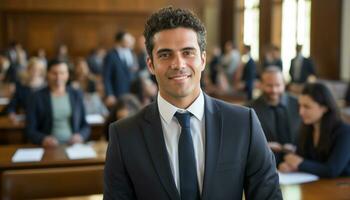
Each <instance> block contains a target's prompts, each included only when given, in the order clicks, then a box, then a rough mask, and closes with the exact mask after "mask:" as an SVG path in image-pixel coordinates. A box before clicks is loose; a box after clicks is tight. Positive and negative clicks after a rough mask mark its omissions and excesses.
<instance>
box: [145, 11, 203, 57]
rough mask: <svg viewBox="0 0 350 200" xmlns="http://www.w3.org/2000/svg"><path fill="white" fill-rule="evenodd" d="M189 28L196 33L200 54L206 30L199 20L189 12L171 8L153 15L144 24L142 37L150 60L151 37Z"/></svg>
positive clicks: (152, 46)
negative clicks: (159, 33) (163, 31)
mask: <svg viewBox="0 0 350 200" xmlns="http://www.w3.org/2000/svg"><path fill="white" fill-rule="evenodd" d="M179 27H183V28H189V29H192V30H194V31H195V32H196V33H197V40H198V45H199V48H200V50H201V52H204V51H205V48H206V45H207V44H206V35H207V33H206V30H205V27H204V25H203V23H202V22H201V21H200V19H199V18H198V17H197V16H196V15H195V14H194V13H193V12H192V11H190V10H188V9H181V8H173V7H172V6H170V7H166V8H162V9H160V10H159V11H158V12H156V13H153V14H152V15H151V16H150V17H149V18H148V20H147V22H146V24H145V30H144V32H143V35H144V36H145V39H146V42H145V43H146V48H147V53H148V55H149V56H150V58H151V59H152V50H153V48H154V43H153V37H154V35H155V34H156V33H158V32H160V31H162V30H168V29H175V28H179Z"/></svg>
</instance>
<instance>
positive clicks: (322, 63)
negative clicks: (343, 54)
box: [310, 0, 342, 79]
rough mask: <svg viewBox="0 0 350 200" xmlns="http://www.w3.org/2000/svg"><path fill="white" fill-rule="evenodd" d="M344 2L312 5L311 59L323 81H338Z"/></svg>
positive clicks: (322, 1) (324, 0)
mask: <svg viewBox="0 0 350 200" xmlns="http://www.w3.org/2000/svg"><path fill="white" fill-rule="evenodd" d="M341 5H342V0H334V1H327V0H317V1H312V3H311V45H310V48H311V49H310V50H311V57H312V58H313V60H314V62H315V64H316V67H317V70H318V74H319V76H320V77H321V78H323V79H338V78H339V73H340V67H339V66H340V36H341Z"/></svg>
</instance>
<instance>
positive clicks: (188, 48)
mask: <svg viewBox="0 0 350 200" xmlns="http://www.w3.org/2000/svg"><path fill="white" fill-rule="evenodd" d="M188 50H190V51H197V49H196V48H194V47H185V48H182V49H181V51H188Z"/></svg>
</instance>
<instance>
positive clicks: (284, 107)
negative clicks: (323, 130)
mask: <svg viewBox="0 0 350 200" xmlns="http://www.w3.org/2000/svg"><path fill="white" fill-rule="evenodd" d="M261 90H262V95H261V96H260V97H259V98H257V99H256V100H254V101H252V102H251V103H250V104H249V105H248V106H250V107H252V108H254V110H255V112H256V114H257V115H258V118H259V120H260V122H261V126H262V128H263V130H264V133H265V136H266V139H267V141H268V144H269V147H270V148H271V150H272V151H273V152H274V154H275V158H276V162H277V164H278V163H279V162H280V161H281V159H282V158H283V155H284V153H285V152H288V151H294V150H295V144H296V139H297V135H298V131H299V127H300V123H301V120H300V117H299V113H298V100H297V99H296V98H295V97H293V96H291V95H289V94H288V93H286V92H285V83H284V80H283V75H282V72H281V70H280V69H279V68H278V67H274V66H272V67H268V68H266V69H265V70H264V71H263V72H262V74H261Z"/></svg>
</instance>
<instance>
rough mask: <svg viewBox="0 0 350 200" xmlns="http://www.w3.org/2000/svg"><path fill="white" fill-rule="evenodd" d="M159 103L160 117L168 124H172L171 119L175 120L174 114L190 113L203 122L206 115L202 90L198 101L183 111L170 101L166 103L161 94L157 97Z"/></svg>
mask: <svg viewBox="0 0 350 200" xmlns="http://www.w3.org/2000/svg"><path fill="white" fill-rule="evenodd" d="M157 101H158V109H159V113H160V116H161V117H162V118H163V119H164V121H165V122H166V123H167V124H168V123H170V121H171V119H172V118H173V116H174V114H175V113H176V112H177V111H179V112H185V111H188V112H190V113H191V114H192V115H193V116H195V117H196V118H197V119H198V120H200V121H202V119H203V115H204V95H203V92H202V90H201V91H200V93H199V96H198V97H197V98H196V100H195V101H194V102H193V103H192V104H191V105H190V106H189V107H188V108H187V109H185V110H184V109H181V108H178V107H176V106H174V105H172V104H171V103H169V102H168V101H166V100H165V99H164V98H163V97H162V96H161V95H160V94H159V93H158V96H157Z"/></svg>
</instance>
